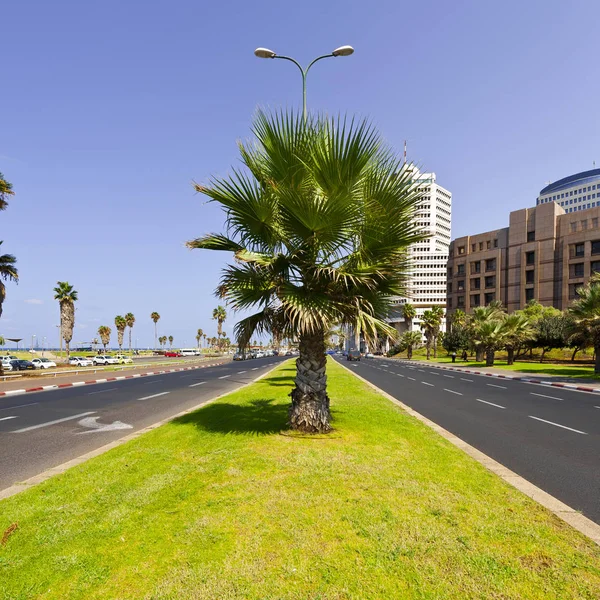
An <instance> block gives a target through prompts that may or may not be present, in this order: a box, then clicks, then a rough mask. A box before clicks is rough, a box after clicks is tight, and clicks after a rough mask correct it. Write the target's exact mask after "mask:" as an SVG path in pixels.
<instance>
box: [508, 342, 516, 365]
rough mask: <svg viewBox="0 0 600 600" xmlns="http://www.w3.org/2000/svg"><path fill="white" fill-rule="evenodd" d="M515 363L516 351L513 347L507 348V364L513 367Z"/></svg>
mask: <svg viewBox="0 0 600 600" xmlns="http://www.w3.org/2000/svg"><path fill="white" fill-rule="evenodd" d="M514 362H515V349H514V348H513V347H512V346H508V347H507V348H506V364H507V365H512V364H513V363H514Z"/></svg>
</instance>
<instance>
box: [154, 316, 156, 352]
mask: <svg viewBox="0 0 600 600" xmlns="http://www.w3.org/2000/svg"><path fill="white" fill-rule="evenodd" d="M154 349H155V350H156V322H155V323H154Z"/></svg>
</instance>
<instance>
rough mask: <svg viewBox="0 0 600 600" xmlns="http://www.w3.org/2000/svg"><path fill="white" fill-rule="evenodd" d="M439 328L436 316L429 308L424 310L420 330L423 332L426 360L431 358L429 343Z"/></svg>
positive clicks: (430, 343)
mask: <svg viewBox="0 0 600 600" xmlns="http://www.w3.org/2000/svg"><path fill="white" fill-rule="evenodd" d="M438 328H439V321H438V316H437V315H436V314H435V313H434V312H433V311H431V310H426V311H425V312H424V313H423V316H422V317H421V330H422V331H423V333H424V334H425V347H426V348H427V360H429V359H430V358H431V345H432V344H433V342H434V340H435V336H436V334H435V331H436V329H438Z"/></svg>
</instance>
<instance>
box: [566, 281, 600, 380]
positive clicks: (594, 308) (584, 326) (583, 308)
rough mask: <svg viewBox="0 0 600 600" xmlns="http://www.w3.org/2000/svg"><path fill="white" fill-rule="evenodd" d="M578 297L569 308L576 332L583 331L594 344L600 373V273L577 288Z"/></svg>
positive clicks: (599, 372)
mask: <svg viewBox="0 0 600 600" xmlns="http://www.w3.org/2000/svg"><path fill="white" fill-rule="evenodd" d="M577 296H578V298H577V299H576V300H575V301H574V302H573V304H572V305H571V307H570V308H569V314H570V316H571V317H572V319H573V322H574V328H575V331H576V332H580V333H583V334H584V335H586V337H588V339H590V341H591V342H592V345H593V346H594V355H595V362H594V373H595V374H596V375H600V273H595V274H594V275H592V276H591V277H590V280H589V281H588V283H587V285H585V286H583V287H581V288H579V289H578V290H577Z"/></svg>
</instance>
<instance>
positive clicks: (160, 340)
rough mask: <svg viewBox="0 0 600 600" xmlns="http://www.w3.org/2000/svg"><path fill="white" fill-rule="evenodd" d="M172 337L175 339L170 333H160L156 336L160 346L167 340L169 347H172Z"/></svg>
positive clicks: (164, 344) (165, 343)
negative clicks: (168, 334) (167, 334)
mask: <svg viewBox="0 0 600 600" xmlns="http://www.w3.org/2000/svg"><path fill="white" fill-rule="evenodd" d="M174 339H175V338H174V337H173V336H172V335H170V336H168V337H167V336H166V335H161V336H160V337H159V338H158V343H159V344H160V345H161V346H166V345H167V342H169V348H173V340H174Z"/></svg>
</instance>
